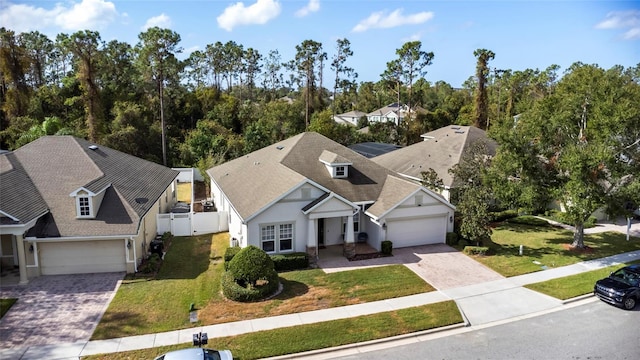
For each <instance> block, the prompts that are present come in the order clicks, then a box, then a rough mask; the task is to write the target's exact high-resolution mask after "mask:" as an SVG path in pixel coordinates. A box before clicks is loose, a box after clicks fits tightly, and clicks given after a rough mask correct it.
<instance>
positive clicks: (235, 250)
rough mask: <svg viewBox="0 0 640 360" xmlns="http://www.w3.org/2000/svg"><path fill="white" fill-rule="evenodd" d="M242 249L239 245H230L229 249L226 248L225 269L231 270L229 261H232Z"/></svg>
mask: <svg viewBox="0 0 640 360" xmlns="http://www.w3.org/2000/svg"><path fill="white" fill-rule="evenodd" d="M240 250H242V249H241V248H240V247H238V246H231V247H228V248H227V250H225V252H224V270H225V271H226V270H229V262H230V261H231V259H233V257H234V256H236V254H237V253H238V252H240Z"/></svg>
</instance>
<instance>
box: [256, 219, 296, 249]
mask: <svg viewBox="0 0 640 360" xmlns="http://www.w3.org/2000/svg"><path fill="white" fill-rule="evenodd" d="M293 241H294V240H293V223H284V224H270V225H262V226H260V246H261V248H262V250H264V252H266V253H277V252H287V251H293Z"/></svg>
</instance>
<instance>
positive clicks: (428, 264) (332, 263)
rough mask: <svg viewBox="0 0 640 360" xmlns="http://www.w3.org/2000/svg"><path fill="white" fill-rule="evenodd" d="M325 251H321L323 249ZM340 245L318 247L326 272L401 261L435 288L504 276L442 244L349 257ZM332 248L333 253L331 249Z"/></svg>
mask: <svg viewBox="0 0 640 360" xmlns="http://www.w3.org/2000/svg"><path fill="white" fill-rule="evenodd" d="M324 251H326V252H325V253H324V254H323V252H324ZM341 251H342V247H340V246H337V247H335V249H328V250H321V251H320V260H319V261H318V266H319V267H320V268H322V270H324V271H325V272H327V273H331V272H337V271H346V270H354V269H358V268H364V267H371V266H381V265H390V264H403V265H405V266H406V267H408V268H409V269H411V270H412V271H413V272H415V273H416V274H418V275H419V276H420V277H421V278H423V279H424V280H425V281H426V282H428V283H429V284H431V286H433V287H435V288H436V289H438V290H444V289H451V288H456V287H461V286H467V285H473V284H478V283H482V282H486V281H493V280H499V279H504V276H502V275H500V274H498V273H497V272H495V271H493V270H491V269H489V268H488V267H486V266H484V265H483V264H481V263H479V262H477V261H475V260H473V259H472V258H470V257H468V256H467V255H465V254H463V253H461V252H459V251H458V250H456V249H454V248H452V247H450V246H448V245H444V244H436V245H423V246H412V247H406V248H398V249H393V256H390V257H381V258H375V259H369V260H358V261H349V260H347V259H346V258H345V257H344V256H342V254H341ZM332 252H333V253H332Z"/></svg>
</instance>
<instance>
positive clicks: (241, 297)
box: [222, 270, 280, 302]
mask: <svg viewBox="0 0 640 360" xmlns="http://www.w3.org/2000/svg"><path fill="white" fill-rule="evenodd" d="M259 283H261V282H259ZM279 284H280V281H279V278H278V273H277V272H276V271H275V270H272V271H271V272H270V273H269V274H268V275H267V279H265V280H264V283H261V284H260V285H258V286H249V285H246V284H244V283H239V282H238V281H236V279H234V277H233V274H232V273H231V272H229V271H225V273H224V274H222V293H223V294H224V296H226V297H227V298H228V299H230V300H234V301H242V302H251V301H259V300H262V299H265V298H267V297H268V296H269V295H271V294H274V293H275V292H276V291H277V290H278V286H279Z"/></svg>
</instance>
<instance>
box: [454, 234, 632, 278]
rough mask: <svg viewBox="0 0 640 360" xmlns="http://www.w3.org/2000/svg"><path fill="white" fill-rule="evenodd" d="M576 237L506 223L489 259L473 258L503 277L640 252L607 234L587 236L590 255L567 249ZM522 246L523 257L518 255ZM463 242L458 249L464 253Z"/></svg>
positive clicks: (491, 246)
mask: <svg viewBox="0 0 640 360" xmlns="http://www.w3.org/2000/svg"><path fill="white" fill-rule="evenodd" d="M572 240H573V233H572V232H571V231H568V230H564V229H559V228H556V227H553V226H550V225H540V226H534V225H527V224H522V223H510V222H504V223H501V224H500V225H498V226H497V227H496V228H495V229H493V234H492V236H491V242H489V243H487V244H483V245H484V246H487V247H489V253H488V255H486V256H473V258H474V259H475V260H477V261H479V262H481V263H483V264H485V265H486V266H488V267H490V268H491V269H493V270H495V271H496V272H498V273H500V274H502V275H504V276H516V275H522V274H527V273H531V272H535V271H539V270H543V269H544V268H555V267H560V266H565V265H571V264H575V263H577V262H580V261H585V260H591V259H597V258H603V257H607V256H611V255H615V254H620V253H624V252H629V251H635V250H640V239H638V238H631V241H626V236H625V235H624V234H620V233H614V232H607V233H600V234H590V235H585V244H586V245H587V246H588V247H589V250H588V251H577V250H574V249H570V248H568V245H570V244H571V242H572ZM520 245H523V249H524V251H523V255H522V256H520V255H518V253H519V248H520ZM464 246H465V242H464V241H460V243H459V244H458V245H457V246H456V247H457V248H458V249H460V250H461V249H462V248H464Z"/></svg>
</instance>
